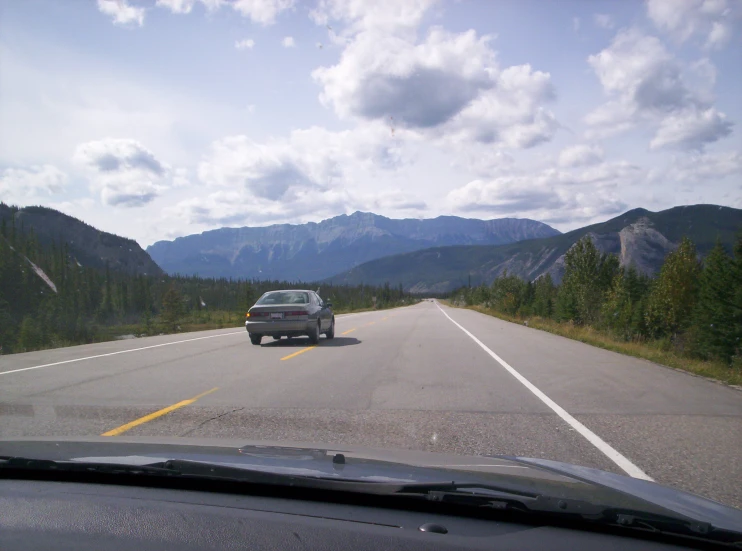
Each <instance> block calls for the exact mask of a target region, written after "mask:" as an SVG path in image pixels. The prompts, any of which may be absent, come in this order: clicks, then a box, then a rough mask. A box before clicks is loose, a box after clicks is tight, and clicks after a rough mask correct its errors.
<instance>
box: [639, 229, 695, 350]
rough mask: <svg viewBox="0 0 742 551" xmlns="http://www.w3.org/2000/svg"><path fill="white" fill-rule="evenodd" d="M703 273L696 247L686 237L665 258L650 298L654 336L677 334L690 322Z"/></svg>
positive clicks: (649, 321)
mask: <svg viewBox="0 0 742 551" xmlns="http://www.w3.org/2000/svg"><path fill="white" fill-rule="evenodd" d="M700 273H701V265H700V262H699V261H698V258H697V255H696V247H695V245H693V243H692V242H691V241H690V240H689V239H688V238H685V237H684V238H683V239H682V241H681V242H680V246H679V247H678V249H677V250H676V251H674V252H672V253H670V254H669V255H667V258H665V262H664V263H663V264H662V268H661V269H660V274H659V277H658V278H657V279H656V280H655V281H654V284H653V285H652V290H651V291H650V294H649V297H648V300H647V311H646V313H645V316H644V317H645V320H646V324H647V329H648V331H649V333H650V334H651V335H652V336H655V337H659V336H662V335H672V334H676V333H678V332H679V331H681V330H683V329H685V328H686V327H687V326H688V324H689V323H690V321H691V314H692V313H693V310H694V308H695V304H696V299H697V296H698V280H699V276H700Z"/></svg>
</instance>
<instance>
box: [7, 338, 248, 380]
mask: <svg viewBox="0 0 742 551" xmlns="http://www.w3.org/2000/svg"><path fill="white" fill-rule="evenodd" d="M237 334H244V331H232V332H231V333H220V334H219V335H209V336H208V337H196V338H195V339H185V340H182V341H174V342H165V343H162V344H153V345H151V346H143V347H141V348H130V349H128V350H119V351H118V352H109V353H108V354H98V355H96V356H85V357H84V358H74V359H72V360H64V361H63V362H54V363H50V364H44V365H35V366H33V367H23V368H21V369H13V370H12V371H0V375H9V374H11V373H20V372H21V371H30V370H32V369H42V368H44V367H53V366H55V365H62V364H71V363H73V362H82V361H84V360H94V359H95V358H105V357H107V356H115V355H117V354H126V353H128V352H139V351H140V350H149V349H150V348H159V347H161V346H172V345H173V344H181V343H184V342H192V341H201V340H203V339H215V338H217V337H226V336H228V335H237Z"/></svg>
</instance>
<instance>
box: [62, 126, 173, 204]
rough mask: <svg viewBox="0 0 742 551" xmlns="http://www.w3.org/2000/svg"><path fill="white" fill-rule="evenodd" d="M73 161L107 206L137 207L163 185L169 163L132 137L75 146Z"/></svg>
mask: <svg viewBox="0 0 742 551" xmlns="http://www.w3.org/2000/svg"><path fill="white" fill-rule="evenodd" d="M73 162H75V163H76V164H77V165H79V166H81V167H83V168H85V169H86V170H87V172H88V174H89V179H90V182H91V185H92V188H93V189H94V190H95V191H99V192H100V194H101V200H102V201H103V203H105V204H107V205H110V206H124V207H140V206H143V205H145V204H147V203H149V202H151V201H153V200H154V199H155V198H156V197H157V196H159V195H160V193H161V192H162V191H163V190H164V189H165V188H166V187H167V186H166V185H165V183H164V178H165V177H166V176H168V174H169V172H170V167H168V166H167V165H165V164H163V163H162V162H160V161H159V160H158V159H157V158H156V157H155V156H154V155H153V154H152V152H151V151H149V150H148V149H146V148H145V147H144V146H143V145H142V144H140V143H139V142H137V141H136V140H127V139H114V138H106V139H103V140H98V141H92V142H86V143H83V144H80V145H78V146H77V148H76V150H75V154H74V156H73Z"/></svg>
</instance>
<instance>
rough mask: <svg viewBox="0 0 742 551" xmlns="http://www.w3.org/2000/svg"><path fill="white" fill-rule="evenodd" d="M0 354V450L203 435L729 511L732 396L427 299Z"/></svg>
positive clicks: (738, 453) (734, 473)
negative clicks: (546, 478)
mask: <svg viewBox="0 0 742 551" xmlns="http://www.w3.org/2000/svg"><path fill="white" fill-rule="evenodd" d="M336 335H337V336H336V338H335V339H334V340H330V341H328V340H325V339H324V338H323V339H322V340H321V341H320V344H319V346H316V347H311V346H309V343H308V341H307V340H306V339H294V340H291V341H287V340H285V339H284V340H281V341H278V342H275V341H271V340H270V339H264V344H263V345H262V346H260V347H257V346H252V345H251V344H250V342H249V339H248V337H247V334H246V332H245V331H244V329H240V328H234V329H226V330H219V331H209V332H202V333H189V334H181V335H167V336H160V337H151V338H146V339H137V340H128V341H118V342H113V343H101V344H96V345H86V346H77V347H71V348H65V349H57V350H49V351H42V352H31V353H27V354H18V355H14V356H1V357H0V437H6V438H7V437H13V436H55V435H63V436H91V435H100V434H106V435H110V436H111V437H112V438H116V437H117V436H120V435H126V436H133V437H134V436H150V437H157V436H198V437H216V438H220V437H229V438H244V439H245V440H273V441H276V440H280V441H286V440H293V441H302V442H318V443H326V444H334V445H336V444H358V445H365V446H376V447H387V448H407V449H422V450H430V451H441V452H453V453H461V454H508V455H521V456H530V457H544V458H549V459H554V460H558V461H566V462H570V463H577V464H581V465H587V466H592V467H598V468H601V469H605V470H609V471H613V472H617V473H622V474H630V475H632V476H639V477H646V478H651V479H654V480H657V481H658V482H661V483H664V484H668V485H671V486H676V487H679V488H683V489H686V490H690V491H693V492H696V493H699V494H701V495H704V496H706V497H711V498H714V499H718V500H719V501H722V502H725V503H727V504H731V505H735V506H737V507H742V392H739V391H736V390H734V389H730V388H727V387H724V386H722V385H719V384H716V383H713V382H710V381H706V380H704V379H701V378H698V377H693V376H691V375H687V374H684V373H680V372H678V371H675V370H671V369H666V368H663V367H660V366H657V365H654V364H651V363H649V362H646V361H643V360H638V359H634V358H629V357H626V356H621V355H619V354H615V353H612V352H608V351H605V350H601V349H597V348H593V347H590V346H587V345H584V344H582V343H579V342H575V341H571V340H568V339H564V338H561V337H557V336H555V335H551V334H548V333H544V332H541V331H537V330H534V329H529V328H526V327H522V326H518V325H515V324H511V323H507V322H504V321H501V320H498V319H496V318H491V317H488V316H484V315H482V314H479V313H476V312H472V311H468V310H459V309H453V308H448V307H443V306H440V305H439V304H437V303H434V302H430V301H425V302H423V303H421V304H418V305H415V306H411V307H408V308H399V309H395V310H389V311H380V312H368V313H360V314H350V315H343V316H338V317H337V328H336Z"/></svg>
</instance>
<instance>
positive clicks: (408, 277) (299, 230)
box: [0, 203, 742, 294]
mask: <svg viewBox="0 0 742 551" xmlns="http://www.w3.org/2000/svg"><path fill="white" fill-rule="evenodd" d="M0 223H1V224H2V225H3V231H6V232H8V231H13V229H12V228H13V227H15V231H21V229H22V230H23V231H29V230H33V232H34V234H35V235H36V236H37V238H38V239H39V241H40V242H42V243H47V244H51V243H55V244H57V245H59V243H61V242H65V243H66V246H67V250H68V252H69V255H70V257H71V258H72V259H74V260H75V261H76V262H77V263H79V264H80V265H83V266H91V267H96V268H104V267H105V266H106V265H108V266H109V267H110V268H111V269H113V270H121V271H126V272H129V273H136V274H149V275H161V274H163V273H164V272H163V269H164V270H165V271H166V272H168V273H170V274H175V273H180V274H198V275H200V276H202V277H232V278H239V279H245V278H254V279H261V280H274V279H277V280H294V281H296V280H301V281H306V282H318V281H328V282H332V283H333V284H349V285H357V284H361V283H365V284H370V285H382V284H384V283H387V282H388V283H390V284H392V285H394V286H397V285H399V284H400V283H401V284H402V285H403V287H404V288H405V289H406V290H408V291H412V292H415V293H420V294H432V293H445V292H447V291H450V290H452V289H455V288H457V287H460V286H462V285H467V284H472V285H478V284H480V283H490V282H491V281H492V280H494V279H495V278H496V277H498V276H500V275H502V274H504V273H505V272H507V273H508V274H513V275H517V276H519V277H521V278H523V279H527V280H534V279H536V278H538V277H539V276H541V275H543V274H546V273H549V274H551V276H552V278H553V279H554V280H555V281H556V282H559V281H560V280H561V278H562V275H563V273H564V255H565V253H566V252H567V251H568V250H569V248H570V247H572V246H573V245H574V244H575V243H576V242H577V241H578V240H579V239H580V238H582V237H584V236H589V237H590V238H591V239H592V240H593V242H594V243H595V244H596V246H597V247H598V248H599V249H600V250H601V251H603V252H606V253H613V254H616V255H618V256H619V259H620V261H621V264H622V265H624V266H631V265H633V266H635V267H636V268H637V269H638V270H640V271H641V272H643V273H646V274H650V275H652V274H656V273H657V271H658V270H659V268H660V267H661V265H662V262H663V261H664V259H665V257H666V255H667V254H668V253H669V252H670V251H672V250H674V249H675V248H676V247H677V245H678V243H679V242H680V240H681V239H682V238H683V237H684V236H687V237H689V238H690V239H691V240H692V241H693V242H694V243H695V245H696V248H697V250H698V252H699V255H700V256H703V255H705V254H706V253H707V252H708V251H709V250H710V249H711V247H713V246H714V243H715V242H716V240H717V239H720V240H721V242H722V243H723V244H724V245H725V246H726V247H727V249H728V250H730V251H731V247H732V243H733V242H734V240H735V238H736V235H737V234H738V232H739V231H740V230H741V229H742V210H740V209H733V208H729V207H720V206H717V205H690V206H682V207H674V208H671V209H667V210H663V211H660V212H651V211H648V210H645V209H634V210H630V211H628V212H626V213H624V214H621V215H620V216H617V217H615V218H612V219H611V220H608V221H606V222H602V223H599V224H593V225H590V226H586V227H584V228H579V229H576V230H573V231H570V232H568V233H564V234H561V233H559V232H558V231H557V230H555V229H553V228H551V227H549V226H547V225H546V224H542V223H540V222H536V221H533V220H527V219H513V218H505V219H495V220H473V219H465V218H457V217H453V216H441V217H438V218H434V219H427V220H414V219H405V220H395V219H389V218H385V217H383V216H378V215H375V214H371V213H362V212H357V213H354V214H352V215H343V216H337V217H335V218H330V219H328V220H324V221H322V222H319V223H308V224H302V225H288V224H282V225H274V226H268V227H263V228H250V227H248V228H222V229H219V230H213V231H208V232H204V233H202V234H198V235H190V236H186V237H181V238H178V239H175V240H174V241H159V242H157V243H155V244H154V245H152V246H150V247H148V249H147V251H144V250H143V249H142V248H141V247H140V246H139V244H137V243H136V242H135V241H133V240H131V239H126V238H124V237H119V236H117V235H113V234H111V233H107V232H103V231H100V230H98V229H96V228H94V227H92V226H90V225H88V224H85V223H84V222H82V221H80V220H77V219H76V218H73V217H71V216H67V215H65V214H63V213H61V212H59V211H56V210H54V209H49V208H45V207H25V208H18V207H11V206H8V205H5V204H3V203H0ZM148 253H150V254H151V255H152V257H150V254H148ZM158 264H159V265H158Z"/></svg>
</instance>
